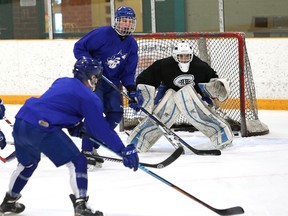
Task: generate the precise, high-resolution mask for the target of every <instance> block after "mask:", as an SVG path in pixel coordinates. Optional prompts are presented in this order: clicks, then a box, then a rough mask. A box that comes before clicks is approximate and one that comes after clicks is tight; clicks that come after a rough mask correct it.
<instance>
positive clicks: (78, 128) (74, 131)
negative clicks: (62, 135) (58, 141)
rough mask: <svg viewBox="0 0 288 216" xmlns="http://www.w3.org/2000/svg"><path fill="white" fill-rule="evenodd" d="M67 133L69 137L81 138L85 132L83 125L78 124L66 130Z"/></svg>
mask: <svg viewBox="0 0 288 216" xmlns="http://www.w3.org/2000/svg"><path fill="white" fill-rule="evenodd" d="M68 132H69V134H70V135H71V136H74V137H80V138H82V135H83V132H85V126H84V123H83V122H82V121H81V122H78V123H77V124H75V126H74V127H72V128H68Z"/></svg>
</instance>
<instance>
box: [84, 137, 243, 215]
mask: <svg viewBox="0 0 288 216" xmlns="http://www.w3.org/2000/svg"><path fill="white" fill-rule="evenodd" d="M83 136H85V137H86V138H88V139H89V140H91V141H92V142H95V143H97V144H99V145H101V146H103V147H105V148H106V149H108V150H110V151H112V152H114V151H113V150H112V149H110V148H109V147H108V146H107V145H106V144H105V143H103V142H101V141H100V140H98V139H96V138H94V137H92V136H90V135H89V134H87V133H84V134H83ZM114 153H115V154H117V153H116V152H114ZM117 155H118V156H121V155H119V154H117ZM138 168H139V169H141V170H142V171H144V172H146V173H147V174H149V175H151V176H153V177H154V178H156V179H158V180H159V181H161V182H163V183H165V184H166V185H168V186H170V187H172V188H174V189H175V190H176V191H178V192H180V193H182V194H184V195H185V196H187V197H189V198H190V199H192V200H194V201H196V202H198V203H199V204H201V205H203V206H204V207H206V208H208V209H210V210H211V211H213V212H215V213H217V214H219V215H237V214H243V213H244V209H243V208H242V207H240V206H235V207H231V208H226V209H218V208H214V207H212V206H211V205H209V204H207V203H205V202H203V201H201V200H200V199H198V198H197V197H195V196H193V195H191V194H189V193H188V192H186V191H184V190H183V189H181V188H179V187H177V186H176V185H174V184H173V183H171V182H169V181H167V180H166V179H164V178H162V177H161V176H159V175H157V174H156V173H154V172H152V171H150V170H149V169H147V168H146V167H144V166H142V165H141V164H139V165H138Z"/></svg>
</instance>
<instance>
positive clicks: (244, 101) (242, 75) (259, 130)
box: [120, 32, 269, 137]
mask: <svg viewBox="0 0 288 216" xmlns="http://www.w3.org/2000/svg"><path fill="white" fill-rule="evenodd" d="M134 37H135V39H136V40H137V43H138V46H139V51H138V54H139V62H138V66H137V74H136V76H137V75H138V74H139V73H141V72H142V71H143V70H144V69H145V68H147V67H148V66H149V65H151V64H152V63H153V62H154V61H156V60H157V59H161V58H165V57H168V56H171V55H172V47H173V46H174V45H175V44H176V43H177V42H179V41H185V42H188V43H189V44H190V45H191V47H192V48H193V51H194V55H197V56H198V57H199V58H200V59H202V60H203V61H205V62H207V63H208V64H209V65H210V66H211V67H212V68H213V69H214V70H215V71H217V73H218V76H219V77H220V78H226V79H228V81H229V82H230V87H231V93H230V96H229V98H228V99H227V100H226V101H225V102H223V103H221V102H218V104H217V105H218V109H217V110H216V111H217V113H218V114H219V115H220V116H221V117H223V118H225V119H226V120H227V122H228V123H229V124H230V126H231V128H232V130H233V131H240V132H241V135H242V137H247V136H256V135H263V134H267V133H269V129H268V127H267V125H265V124H264V123H262V122H261V121H260V120H259V117H258V108H257V101H256V99H257V98H256V92H255V85H254V81H253V74H252V70H251V66H250V62H249V58H248V53H247V49H246V45H245V34H244V33H242V32H223V33H206V32H205V33H174V32H173V33H172V32H171V33H155V34H139V35H135V36H134ZM123 100H124V116H123V120H122V122H121V125H120V130H121V131H123V130H131V129H132V128H134V127H135V126H136V125H137V124H138V123H139V121H140V120H141V119H143V114H141V113H140V114H139V113H138V114H137V113H135V112H134V111H133V110H132V109H131V108H129V106H128V103H127V99H125V98H123ZM172 128H174V129H177V128H178V129H179V128H181V130H188V131H189V130H190V129H191V128H193V126H191V125H190V124H189V123H188V122H187V120H186V119H185V117H184V116H183V115H180V116H179V117H178V119H177V121H176V123H175V124H174V125H173V127H172Z"/></svg>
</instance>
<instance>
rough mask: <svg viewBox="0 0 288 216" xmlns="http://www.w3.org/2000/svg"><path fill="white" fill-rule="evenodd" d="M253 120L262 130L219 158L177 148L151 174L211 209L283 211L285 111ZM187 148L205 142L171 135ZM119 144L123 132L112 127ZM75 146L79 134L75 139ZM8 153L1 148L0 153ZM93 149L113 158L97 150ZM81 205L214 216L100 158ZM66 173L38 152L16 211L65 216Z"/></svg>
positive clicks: (167, 149) (162, 147)
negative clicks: (264, 132) (175, 155)
mask: <svg viewBox="0 0 288 216" xmlns="http://www.w3.org/2000/svg"><path fill="white" fill-rule="evenodd" d="M19 107H20V106H18V105H6V109H7V110H6V116H7V118H8V119H9V120H10V121H12V122H14V115H15V113H16V112H17V111H18V109H19ZM259 118H260V120H261V121H262V122H264V123H265V124H267V125H268V126H269V129H270V133H269V134H268V135H264V136H258V137H247V138H242V137H235V139H234V141H233V145H232V146H231V147H228V148H226V149H224V150H222V155H221V156H197V155H195V154H193V153H192V152H190V151H189V150H188V149H187V148H185V151H186V154H185V155H181V156H180V157H179V158H178V159H177V160H176V161H175V162H174V163H172V164H171V165H169V166H167V167H166V168H164V169H153V168H149V170H151V171H152V172H154V173H156V174H157V175H159V176H161V177H162V178H164V179H166V180H168V181H169V182H171V183H173V184H174V185H176V186H178V187H180V188H181V189H183V190H185V191H186V192H188V193H189V194H191V195H193V196H195V197H197V198H198V199H200V200H202V201H203V202H205V203H207V204H209V205H211V206H213V207H215V208H219V209H222V208H229V207H233V206H241V207H243V208H244V210H245V214H244V215H246V216H248V215H249V216H287V215H288V207H287V206H286V205H287V202H288V130H287V120H288V111H264V110H263V111H262V110H260V111H259ZM0 128H1V129H2V131H4V133H5V135H6V137H7V140H8V141H13V140H12V136H11V132H12V128H11V127H10V126H9V125H8V124H7V123H6V122H5V121H4V120H2V121H0ZM176 133H177V134H178V135H179V136H180V137H181V138H182V139H184V140H185V141H186V142H187V143H189V144H190V145H191V146H193V147H195V148H203V147H207V145H206V143H208V142H209V140H208V138H206V137H204V136H203V135H202V134H201V133H200V132H194V133H188V132H176ZM119 135H120V137H121V138H122V140H123V141H125V140H126V134H125V133H124V132H119ZM74 140H75V142H76V143H77V145H78V146H80V144H81V141H80V139H77V138H75V139H74ZM13 150H14V147H13V146H12V145H7V147H6V148H5V149H4V150H0V155H1V156H2V157H3V156H7V155H9V154H10V153H11V152H12V151H13ZM173 150H174V148H173V147H172V146H171V144H169V142H168V141H167V140H166V139H165V138H164V137H162V138H161V139H160V140H159V141H158V142H157V143H156V144H155V146H153V148H152V149H151V151H150V152H148V153H145V154H144V153H143V154H140V155H139V156H140V161H142V162H145V163H157V162H159V161H162V160H164V159H165V158H166V157H168V156H169V154H171V153H172V151H173ZM99 153H100V154H102V155H105V156H113V157H114V156H115V155H114V154H113V153H112V152H109V151H107V150H106V149H104V148H101V149H100V150H99ZM16 165H17V161H16V160H13V161H11V162H8V163H6V164H4V163H1V164H0V200H1V201H2V199H3V197H4V195H5V192H6V191H7V188H8V184H9V178H10V175H11V173H12V172H13V170H14V169H15V168H16ZM88 174H89V188H88V190H89V197H90V198H89V203H90V205H91V207H92V208H94V209H97V210H100V211H103V213H104V215H105V216H192V215H193V216H213V215H217V214H216V213H214V212H212V211H211V210H209V209H207V208H205V207H204V206H202V205H200V204H199V203H197V202H195V201H194V200H192V199H190V198H188V197H187V196H185V195H184V194H182V193H181V192H179V191H177V190H174V189H173V188H172V187H170V186H168V185H166V184H164V183H163V182H161V181H159V180H158V179H157V178H155V177H153V176H151V175H149V174H147V173H146V172H143V171H142V170H138V171H137V172H133V171H131V170H129V169H127V168H125V167H124V166H123V165H122V164H119V163H115V162H109V161H106V162H105V163H104V165H103V168H102V169H99V170H97V171H96V172H89V173H88ZM70 193H71V189H70V185H69V173H68V169H67V167H66V166H63V167H60V168H56V167H55V166H54V165H53V164H52V162H50V161H49V160H48V159H47V158H46V157H43V158H42V160H41V162H40V164H39V166H38V169H37V170H36V171H35V173H34V175H33V176H32V177H31V179H30V181H29V182H28V184H27V186H26V187H25V188H24V190H23V191H22V198H21V199H20V200H19V201H20V202H22V203H23V204H25V205H26V210H25V211H24V212H23V213H22V214H20V215H23V216H25V215H26V216H48V215H49V216H52V215H53V216H69V215H70V216H72V215H73V207H72V203H71V202H70V199H69V194H70Z"/></svg>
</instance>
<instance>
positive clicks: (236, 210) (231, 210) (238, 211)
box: [215, 206, 244, 215]
mask: <svg viewBox="0 0 288 216" xmlns="http://www.w3.org/2000/svg"><path fill="white" fill-rule="evenodd" d="M215 212H216V213H217V214H219V215H238V214H244V209H243V208H242V207H240V206H236V207H232V208H228V209H216V210H215Z"/></svg>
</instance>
